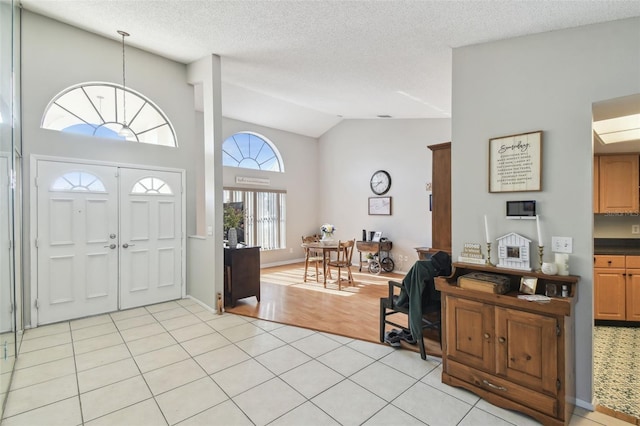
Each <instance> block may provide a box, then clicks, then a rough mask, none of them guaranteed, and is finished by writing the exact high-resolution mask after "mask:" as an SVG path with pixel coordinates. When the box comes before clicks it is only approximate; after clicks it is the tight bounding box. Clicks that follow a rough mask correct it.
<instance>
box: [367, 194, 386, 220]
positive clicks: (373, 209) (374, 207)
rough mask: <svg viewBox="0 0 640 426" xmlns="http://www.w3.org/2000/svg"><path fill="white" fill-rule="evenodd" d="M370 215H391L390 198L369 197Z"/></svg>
mask: <svg viewBox="0 0 640 426" xmlns="http://www.w3.org/2000/svg"><path fill="white" fill-rule="evenodd" d="M369 214H370V215H387V216H389V215H391V197H369Z"/></svg>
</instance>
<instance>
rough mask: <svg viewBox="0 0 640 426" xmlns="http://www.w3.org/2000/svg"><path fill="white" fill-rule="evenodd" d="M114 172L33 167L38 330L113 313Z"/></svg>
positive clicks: (77, 166) (115, 269)
mask: <svg viewBox="0 0 640 426" xmlns="http://www.w3.org/2000/svg"><path fill="white" fill-rule="evenodd" d="M116 176H117V168H115V167H109V166H96V165H86V164H73V163H61V162H52V161H43V160H39V161H38V171H37V194H38V195H37V197H38V215H37V217H38V224H37V245H38V295H37V298H38V324H47V323H51V322H56V321H62V320H67V319H71V318H78V317H82V316H87V315H94V314H99V313H103V312H110V311H114V310H116V309H117V307H118V255H117V250H116V248H117V243H118V242H117V231H118V185H117V177H116Z"/></svg>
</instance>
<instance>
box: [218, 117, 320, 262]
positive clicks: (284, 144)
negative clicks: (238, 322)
mask: <svg viewBox="0 0 640 426" xmlns="http://www.w3.org/2000/svg"><path fill="white" fill-rule="evenodd" d="M222 123H223V140H224V139H226V138H228V137H229V136H231V135H233V134H235V133H238V132H254V133H257V134H259V135H261V136H264V137H266V138H267V139H268V140H270V141H271V142H273V144H274V145H275V146H276V147H277V148H278V151H279V152H280V155H281V156H282V162H283V163H284V170H285V172H284V173H277V172H267V171H260V170H249V169H237V168H233V167H224V170H223V174H224V177H223V180H224V186H225V187H246V188H250V186H247V185H238V184H236V183H235V178H236V176H249V177H263V178H268V179H269V180H270V185H269V186H268V187H267V186H260V187H256V188H257V189H263V190H264V189H273V190H286V191H287V229H286V235H287V248H286V249H282V250H269V251H263V252H261V253H260V263H261V264H262V265H263V266H265V265H274V264H280V263H287V262H291V261H294V260H302V259H304V253H303V251H302V247H301V246H300V244H301V243H302V241H301V238H302V236H303V235H309V234H314V233H317V232H318V229H316V227H315V224H317V223H318V220H319V219H318V206H319V199H320V197H319V196H318V188H319V187H318V140H317V139H315V138H311V137H308V136H302V135H298V134H295V133H290V132H286V131H283V130H277V129H273V128H270V127H264V126H258V125H257V124H252V123H246V122H243V121H238V120H232V119H230V118H224V119H223V120H222Z"/></svg>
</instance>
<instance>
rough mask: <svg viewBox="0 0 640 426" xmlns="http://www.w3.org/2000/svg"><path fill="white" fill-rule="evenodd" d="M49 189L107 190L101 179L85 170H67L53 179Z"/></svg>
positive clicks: (74, 190)
mask: <svg viewBox="0 0 640 426" xmlns="http://www.w3.org/2000/svg"><path fill="white" fill-rule="evenodd" d="M51 190H52V191H56V192H64V191H73V192H107V190H106V188H105V187H104V184H103V183H102V181H101V180H100V179H99V178H98V177H96V176H94V175H92V174H91V173H87V172H68V173H65V174H64V175H62V176H60V177H58V178H57V179H56V180H54V181H53V184H52V185H51Z"/></svg>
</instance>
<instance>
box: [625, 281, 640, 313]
mask: <svg viewBox="0 0 640 426" xmlns="http://www.w3.org/2000/svg"><path fill="white" fill-rule="evenodd" d="M626 298H627V312H626V314H627V320H628V321H640V269H627V292H626Z"/></svg>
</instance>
